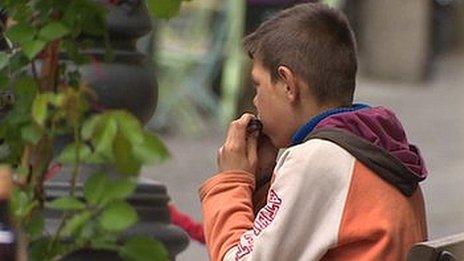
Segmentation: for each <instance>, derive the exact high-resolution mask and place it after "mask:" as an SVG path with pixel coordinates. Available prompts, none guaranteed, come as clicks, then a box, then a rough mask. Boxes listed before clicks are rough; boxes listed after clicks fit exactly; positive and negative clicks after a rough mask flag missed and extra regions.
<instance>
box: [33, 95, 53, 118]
mask: <svg viewBox="0 0 464 261" xmlns="http://www.w3.org/2000/svg"><path fill="white" fill-rule="evenodd" d="M51 95H52V94H50V93H43V94H39V95H37V96H36V97H35V99H34V102H33V103H32V118H33V119H34V120H35V121H36V122H37V123H38V124H39V125H40V126H44V124H45V120H46V119H47V115H48V104H49V103H50V100H51V97H50V96H51Z"/></svg>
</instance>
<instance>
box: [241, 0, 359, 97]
mask: <svg viewBox="0 0 464 261" xmlns="http://www.w3.org/2000/svg"><path fill="white" fill-rule="evenodd" d="M244 48H245V51H247V52H248V54H249V55H250V57H251V58H256V59H258V60H259V61H260V62H261V63H262V64H263V66H264V67H265V68H266V69H268V70H269V71H270V72H271V79H272V81H273V82H275V81H276V80H277V79H278V78H279V76H278V74H277V68H278V67H279V66H280V65H286V66H288V67H289V68H290V69H291V70H292V71H293V72H294V73H296V74H297V75H298V76H299V77H301V78H302V79H303V80H305V81H306V82H307V83H308V85H309V86H310V88H311V91H312V93H313V94H314V95H315V96H316V99H317V101H318V102H319V103H321V104H322V103H325V102H337V103H341V104H343V105H348V104H351V102H352V100H353V95H354V89H355V85H356V71H357V60H356V42H355V38H354V34H353V31H352V30H351V28H350V25H349V23H348V20H347V19H346V17H345V15H343V14H342V13H341V12H339V11H337V10H335V9H333V8H330V7H328V6H326V5H323V4H317V3H308V4H300V5H296V6H294V7H292V8H289V9H286V10H283V11H281V12H280V13H279V14H278V15H277V16H276V17H273V18H271V19H270V20H268V21H266V22H264V23H263V24H261V26H260V27H258V29H256V31H255V32H253V33H251V34H249V35H248V36H246V37H245V39H244Z"/></svg>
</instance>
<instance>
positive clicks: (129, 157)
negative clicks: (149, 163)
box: [113, 133, 142, 175]
mask: <svg viewBox="0 0 464 261" xmlns="http://www.w3.org/2000/svg"><path fill="white" fill-rule="evenodd" d="M113 151H114V157H115V164H116V169H117V170H118V172H119V173H121V174H128V175H134V174H138V173H139V171H140V169H141V167H142V164H141V162H140V161H139V160H138V159H136V158H135V156H134V154H133V153H132V144H131V143H130V142H129V140H128V139H127V138H126V137H125V136H123V135H121V134H120V133H118V134H117V135H116V139H115V140H114V143H113Z"/></svg>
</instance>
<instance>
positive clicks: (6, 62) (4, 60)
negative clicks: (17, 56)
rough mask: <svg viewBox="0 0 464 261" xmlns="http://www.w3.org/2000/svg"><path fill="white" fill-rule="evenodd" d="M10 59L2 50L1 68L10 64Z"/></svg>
mask: <svg viewBox="0 0 464 261" xmlns="http://www.w3.org/2000/svg"><path fill="white" fill-rule="evenodd" d="M8 61H9V58H8V55H7V54H6V53H3V52H0V70H2V69H3V68H5V67H6V66H7V65H8Z"/></svg>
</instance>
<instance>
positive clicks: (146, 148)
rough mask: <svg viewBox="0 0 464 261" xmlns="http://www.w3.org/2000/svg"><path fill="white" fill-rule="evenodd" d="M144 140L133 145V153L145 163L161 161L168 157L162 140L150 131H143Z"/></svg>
mask: <svg viewBox="0 0 464 261" xmlns="http://www.w3.org/2000/svg"><path fill="white" fill-rule="evenodd" d="M144 138H145V140H144V142H143V143H141V144H140V145H138V146H134V147H133V151H134V155H135V156H136V157H137V159H139V160H140V161H142V162H143V163H145V164H148V163H153V162H162V161H164V160H166V159H167V158H168V157H169V152H168V150H167V148H166V147H165V146H164V144H163V142H162V141H161V140H160V139H159V138H158V137H157V136H155V135H153V134H151V133H144Z"/></svg>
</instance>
